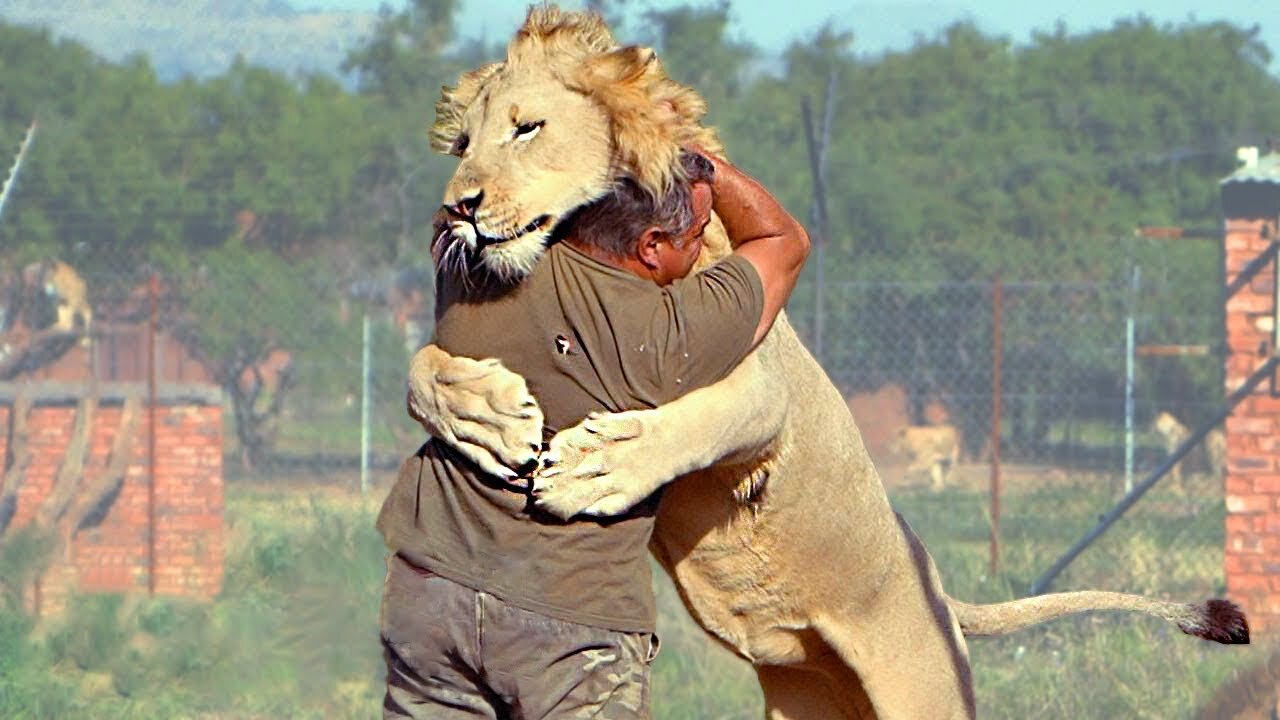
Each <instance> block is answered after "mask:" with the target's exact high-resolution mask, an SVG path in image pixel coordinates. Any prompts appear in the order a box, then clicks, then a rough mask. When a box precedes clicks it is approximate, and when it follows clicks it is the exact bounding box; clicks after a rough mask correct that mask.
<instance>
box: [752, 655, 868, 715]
mask: <svg viewBox="0 0 1280 720" xmlns="http://www.w3.org/2000/svg"><path fill="white" fill-rule="evenodd" d="M756 676H757V677H758V678H759V680H760V687H761V689H762V690H764V711H765V717H766V718H767V720H879V718H878V717H877V715H876V711H875V708H873V707H872V705H871V699H870V698H869V697H867V692H866V690H864V689H863V688H862V681H861V680H860V679H859V678H858V674H857V673H855V672H854V671H853V668H851V667H849V666H848V665H845V664H844V663H843V662H842V661H841V660H840V658H839V657H838V656H837V655H836V654H835V653H834V652H830V653H828V654H827V655H826V656H825V657H823V658H821V659H819V660H818V661H817V662H813V661H810V662H806V663H805V664H803V665H757V666H756Z"/></svg>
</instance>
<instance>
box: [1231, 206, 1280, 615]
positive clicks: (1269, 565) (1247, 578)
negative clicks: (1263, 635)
mask: <svg viewBox="0 0 1280 720" xmlns="http://www.w3.org/2000/svg"><path fill="white" fill-rule="evenodd" d="M1259 185H1260V184H1258V183H1240V184H1228V185H1224V187H1223V207H1224V210H1225V211H1226V215H1227V218H1226V236H1225V243H1226V255H1225V268H1226V276H1227V277H1226V280H1227V282H1228V283H1230V282H1231V281H1232V280H1233V279H1235V277H1236V275H1237V274H1238V273H1239V272H1240V271H1241V270H1242V269H1243V268H1244V267H1245V266H1246V265H1247V264H1248V263H1249V262H1250V261H1252V260H1253V259H1255V258H1257V257H1258V256H1259V255H1260V254H1262V253H1263V252H1264V251H1265V250H1266V249H1267V248H1268V247H1269V246H1270V244H1271V240H1272V239H1274V238H1275V237H1276V231H1277V224H1276V217H1277V215H1278V214H1280V187H1277V188H1268V187H1265V186H1259ZM1274 283H1275V271H1274V266H1272V267H1269V268H1267V269H1265V270H1263V271H1262V272H1261V273H1260V274H1259V275H1257V276H1256V277H1255V278H1254V279H1253V280H1252V281H1251V282H1250V283H1249V284H1248V285H1246V286H1245V287H1243V288H1241V289H1240V291H1239V292H1238V293H1237V294H1236V295H1235V296H1233V297H1232V298H1230V299H1229V300H1228V301H1227V306H1226V315H1225V320H1226V323H1225V325H1226V340H1227V348H1228V355H1227V360H1226V391H1227V393H1231V392H1233V391H1235V390H1236V389H1238V388H1239V387H1240V386H1241V385H1242V384H1243V383H1244V381H1245V380H1246V379H1247V378H1248V377H1249V376H1251V375H1252V374H1253V373H1254V372H1255V371H1256V370H1257V369H1258V368H1259V366H1260V365H1262V364H1263V363H1264V362H1265V361H1266V359H1267V358H1268V357H1269V356H1270V354H1271V353H1272V352H1273V348H1272V347H1271V343H1272V328H1273V323H1274V315H1273V312H1274V311H1273V307H1272V306H1273V294H1272V293H1273V288H1274ZM1226 434H1227V471H1226V506H1227V519H1226V548H1225V560H1224V564H1225V571H1226V582H1227V593H1228V595H1229V596H1230V597H1231V598H1232V599H1234V600H1236V601H1237V602H1240V603H1241V604H1242V605H1243V606H1244V607H1245V610H1246V612H1247V613H1248V615H1249V622H1250V625H1251V626H1252V627H1253V628H1255V629H1256V630H1259V631H1263V632H1266V631H1271V632H1275V631H1276V630H1277V629H1280V398H1275V397H1272V395H1271V388H1270V385H1269V383H1266V382H1264V383H1263V384H1262V385H1261V386H1260V387H1258V388H1257V389H1256V390H1255V391H1254V392H1253V394H1251V395H1250V396H1249V397H1247V398H1246V399H1245V400H1244V401H1243V402H1241V403H1240V405H1238V406H1237V407H1236V409H1235V411H1234V412H1233V413H1232V415H1231V416H1230V417H1228V418H1227V421H1226Z"/></svg>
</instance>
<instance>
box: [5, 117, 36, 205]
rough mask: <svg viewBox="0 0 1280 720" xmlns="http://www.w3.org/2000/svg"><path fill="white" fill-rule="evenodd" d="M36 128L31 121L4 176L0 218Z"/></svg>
mask: <svg viewBox="0 0 1280 720" xmlns="http://www.w3.org/2000/svg"><path fill="white" fill-rule="evenodd" d="M36 127H37V125H36V121H35V120H32V121H31V125H29V126H28V127H27V134H26V135H24V136H23V137H22V144H21V145H19V146H18V154H17V156H15V157H14V158H13V165H12V166H11V167H10V168H9V174H8V175H6V176H5V179H4V185H3V186H0V217H3V216H4V205H5V203H6V202H8V200H9V193H10V192H11V191H12V190H13V181H14V180H15V179H16V178H17V177H18V171H19V170H21V169H22V160H23V158H25V157H26V156H27V148H29V147H31V141H32V140H33V139H34V138H35V136H36Z"/></svg>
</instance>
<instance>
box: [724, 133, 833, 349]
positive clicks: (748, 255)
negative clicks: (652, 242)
mask: <svg viewBox="0 0 1280 720" xmlns="http://www.w3.org/2000/svg"><path fill="white" fill-rule="evenodd" d="M703 154H704V155H705V156H706V157H708V158H709V159H710V160H711V162H712V164H713V165H715V169H716V170H715V179H714V180H713V182H712V184H711V196H712V206H711V207H712V209H713V210H715V213H716V215H718V216H719V217H720V222H721V223H723V224H724V229H725V234H727V235H728V236H729V242H730V244H732V245H733V247H734V253H735V254H737V255H741V256H742V257H744V258H745V259H747V260H748V261H749V262H750V263H751V265H752V266H753V267H754V268H755V269H756V273H757V274H759V275H760V284H761V285H762V286H763V289H764V312H763V313H762V314H761V316H760V324H759V325H758V326H757V327H756V332H755V337H754V338H753V341H752V345H753V346H754V345H758V344H759V343H760V341H761V340H763V339H764V336H765V335H766V334H767V333H768V332H769V328H771V327H773V321H774V320H775V319H777V317H778V313H780V312H782V309H783V308H784V307H785V306H786V304H787V298H789V297H790V296H791V291H792V290H793V289H794V288H795V286H796V280H797V279H799V277H800V270H801V269H802V268H803V267H804V261H805V259H806V258H808V257H809V234H808V233H807V232H805V229H804V226H802V225H801V224H800V222H799V221H798V220H796V219H795V218H794V217H792V216H791V214H790V213H788V212H787V209H786V208H784V207H783V206H782V204H781V203H779V202H778V201H777V200H775V199H774V197H773V196H772V195H770V194H769V191H768V190H765V189H764V187H763V186H761V185H760V183H758V182H756V181H755V180H754V179H752V178H751V177H750V176H749V175H747V174H746V173H744V172H742V171H741V170H739V169H738V168H736V167H734V166H733V165H731V164H730V163H729V162H728V161H727V160H723V159H721V158H717V157H715V156H713V155H710V154H707V153H703Z"/></svg>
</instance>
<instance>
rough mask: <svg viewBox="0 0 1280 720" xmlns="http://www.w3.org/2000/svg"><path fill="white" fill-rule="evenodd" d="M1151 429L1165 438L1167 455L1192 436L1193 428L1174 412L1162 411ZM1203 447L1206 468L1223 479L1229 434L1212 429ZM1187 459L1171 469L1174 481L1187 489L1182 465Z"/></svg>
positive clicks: (1170, 472) (1170, 473)
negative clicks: (1190, 428) (1181, 420)
mask: <svg viewBox="0 0 1280 720" xmlns="http://www.w3.org/2000/svg"><path fill="white" fill-rule="evenodd" d="M1151 429H1152V430H1153V431H1154V432H1155V433H1156V434H1157V435H1159V436H1160V438H1161V439H1162V440H1164V452H1165V455H1166V456H1169V455H1172V454H1173V451H1174V450H1177V449H1178V447H1179V446H1180V445H1182V443H1184V442H1186V441H1187V438H1189V437H1191V430H1189V429H1188V428H1187V426H1186V425H1183V424H1182V423H1181V422H1179V420H1178V418H1176V417H1174V415H1173V413H1170V412H1167V411H1162V412H1161V413H1160V414H1158V415H1156V417H1155V419H1154V420H1152V421H1151ZM1201 447H1202V449H1201V450H1200V452H1199V453H1195V451H1192V452H1193V453H1195V454H1199V455H1200V456H1201V459H1202V460H1203V462H1204V466H1205V469H1206V470H1208V471H1209V473H1210V474H1212V475H1213V477H1214V478H1217V479H1221V478H1222V477H1223V475H1224V474H1225V473H1226V469H1227V467H1226V465H1227V436H1226V435H1225V434H1223V432H1222V431H1221V430H1218V429H1214V430H1210V431H1209V433H1208V434H1207V435H1205V436H1204V440H1203V441H1202V446H1201ZM1185 463H1186V460H1181V461H1179V462H1178V463H1177V464H1175V465H1174V466H1173V468H1172V469H1170V470H1169V476H1170V477H1171V478H1173V480H1174V482H1176V483H1178V485H1179V486H1180V487H1181V488H1182V489H1183V490H1184V491H1185V490H1186V489H1187V488H1186V483H1184V482H1183V478H1182V466H1183V464H1185Z"/></svg>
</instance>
